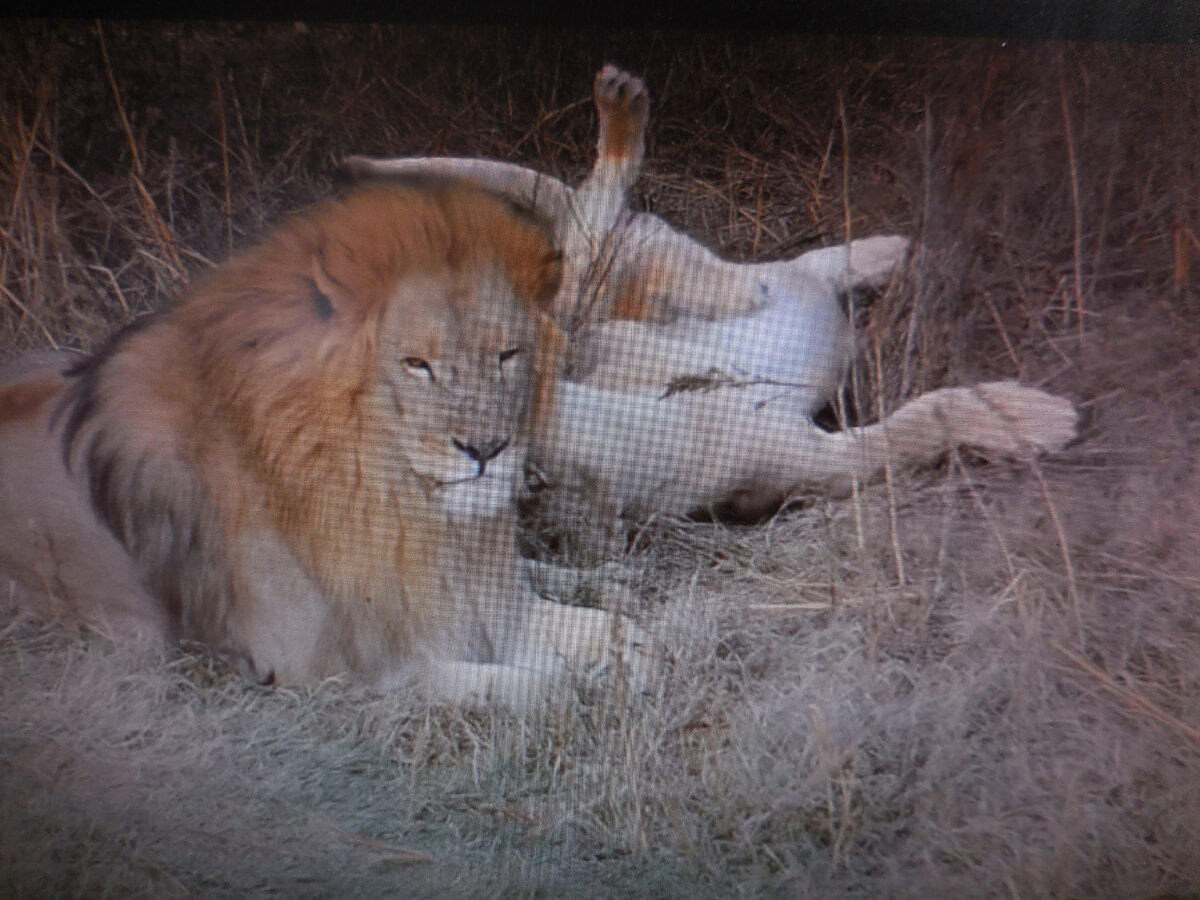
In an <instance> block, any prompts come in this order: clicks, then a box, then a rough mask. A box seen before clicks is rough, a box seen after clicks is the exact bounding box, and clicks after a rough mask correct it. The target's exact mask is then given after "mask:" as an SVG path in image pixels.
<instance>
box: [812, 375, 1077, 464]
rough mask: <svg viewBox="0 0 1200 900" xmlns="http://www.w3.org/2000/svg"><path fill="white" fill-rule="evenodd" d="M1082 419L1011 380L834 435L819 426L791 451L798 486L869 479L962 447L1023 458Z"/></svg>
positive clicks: (942, 394)
mask: <svg viewBox="0 0 1200 900" xmlns="http://www.w3.org/2000/svg"><path fill="white" fill-rule="evenodd" d="M1077 419H1078V413H1077V411H1076V409H1075V406H1074V405H1073V404H1072V403H1071V401H1070V400H1067V399H1066V398H1065V397H1058V396H1055V395H1053V394H1048V393H1046V392H1045V391H1040V390H1038V389H1036V388H1030V387H1025V386H1023V385H1020V384H1017V383H1015V382H1011V381H996V382H989V383H986V384H980V385H976V386H974V387H966V388H943V389H941V390H936V391H931V392H929V393H928V394H923V395H921V396H920V397H917V398H916V399H915V400H911V401H909V402H908V403H906V404H904V405H903V406H901V407H900V408H899V409H898V410H896V412H894V413H892V414H891V415H890V416H888V417H887V418H885V419H884V420H883V421H882V422H879V423H878V424H875V425H868V426H865V427H861V428H849V429H847V430H845V431H841V432H834V433H832V434H830V433H826V432H821V431H819V430H817V429H816V428H815V427H814V428H813V429H812V433H811V434H810V435H809V439H808V440H807V441H804V442H802V443H800V444H795V445H793V450H792V458H791V465H792V466H793V472H792V474H793V475H796V476H799V477H797V478H796V479H795V482H796V483H801V482H805V481H816V482H829V481H836V480H839V479H842V478H850V477H855V478H869V477H871V476H872V475H875V474H877V473H878V472H879V471H880V470H882V469H883V467H884V466H885V465H886V464H887V463H888V462H905V461H918V460H924V459H929V458H932V457H934V456H936V455H937V454H939V453H942V452H944V451H946V450H950V449H953V448H954V447H957V446H960V445H969V446H972V447H976V448H979V449H981V450H984V451H991V452H994V453H1000V454H1003V455H1006V456H1012V457H1015V458H1018V459H1021V458H1031V457H1033V456H1035V455H1037V454H1039V453H1047V452H1053V451H1056V450H1060V449H1062V447H1064V446H1065V445H1066V444H1067V443H1068V442H1069V441H1071V440H1072V439H1073V438H1074V437H1075V433H1076V430H1075V428H1076V420H1077Z"/></svg>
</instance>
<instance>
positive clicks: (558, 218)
mask: <svg viewBox="0 0 1200 900" xmlns="http://www.w3.org/2000/svg"><path fill="white" fill-rule="evenodd" d="M595 97H596V105H597V108H598V111H599V118H600V140H599V146H598V151H599V152H598V157H597V161H596V165H595V167H594V169H593V171H592V173H591V175H590V176H589V177H588V179H587V180H586V181H585V182H584V183H583V184H582V185H581V186H580V187H579V188H571V187H569V186H568V185H566V184H564V183H563V182H561V181H559V180H557V179H555V178H552V177H550V176H547V175H544V174H542V173H539V172H537V171H535V170H533V169H529V168H525V167H523V166H518V165H514V164H511V163H504V162H494V161H489V160H480V159H454V158H428V157H426V158H401V159H389V160H369V159H365V158H362V157H355V158H352V159H351V160H349V161H348V164H347V168H348V170H349V171H350V172H351V173H352V174H354V175H357V176H360V177H362V176H365V177H384V178H386V177H389V176H392V175H396V174H401V173H411V172H424V171H437V172H448V173H453V174H455V175H459V176H461V177H465V178H469V179H472V180H474V181H476V182H478V183H480V184H484V185H486V186H488V187H489V188H491V189H493V190H497V191H500V192H502V193H504V194H506V195H509V196H512V197H514V198H518V199H520V200H521V201H523V202H526V203H529V204H531V205H533V206H535V207H536V208H538V209H540V210H541V211H542V212H543V213H545V215H546V216H547V217H548V218H549V219H550V221H551V222H552V223H553V227H554V229H555V232H556V234H557V237H558V240H559V243H560V245H561V246H562V247H563V248H564V251H565V257H566V258H565V263H564V271H565V273H566V276H565V277H564V280H563V284H562V288H561V290H560V292H559V295H558V297H557V298H556V300H555V314H556V316H557V318H558V320H559V322H560V323H561V324H562V325H563V327H564V328H565V329H566V330H567V331H568V333H569V334H570V335H571V336H572V349H573V356H574V364H573V366H572V368H571V370H570V371H569V373H568V377H567V378H565V379H564V380H563V381H562V382H561V383H560V384H559V385H558V388H557V392H556V397H557V402H556V405H555V408H554V415H553V416H552V417H551V418H550V419H549V421H548V423H547V427H545V428H543V429H541V431H540V433H539V440H538V443H537V447H536V451H535V453H534V454H533V457H532V462H533V463H535V464H536V466H537V467H538V472H537V478H536V481H537V483H538V485H539V486H542V487H544V486H550V487H558V488H560V489H561V488H564V487H565V488H567V489H568V490H573V491H575V492H579V491H586V492H587V493H588V494H589V495H590V497H591V501H592V502H593V503H596V504H599V505H600V506H602V507H604V508H611V509H613V510H615V511H618V512H622V513H626V514H630V513H632V514H634V515H641V514H645V513H647V512H652V511H668V512H688V511H693V510H697V509H702V508H706V507H710V506H712V505H713V504H717V503H722V502H725V501H729V500H731V499H735V498H738V497H752V498H753V497H755V496H757V497H760V498H766V501H765V502H768V503H775V502H778V501H779V500H780V499H785V498H786V497H788V496H789V495H792V494H793V493H795V492H796V491H798V490H802V489H805V488H808V487H811V486H820V485H828V484H830V483H838V482H843V481H846V480H848V479H850V478H866V477H869V476H871V475H872V474H875V473H877V472H879V471H880V470H882V469H883V468H884V466H885V465H887V464H888V462H889V461H896V462H901V461H905V460H920V459H924V458H929V457H932V456H936V455H937V454H939V453H941V452H943V451H945V450H947V449H950V448H953V447H955V446H956V445H959V444H964V443H965V444H973V445H975V446H977V447H979V448H981V449H984V450H989V451H994V452H997V453H1002V454H1007V455H1014V456H1032V455H1034V454H1037V453H1041V452H1045V451H1053V450H1057V449H1059V448H1061V447H1062V446H1063V445H1064V444H1065V443H1067V442H1068V441H1069V440H1071V439H1072V438H1073V437H1074V435H1075V421H1076V411H1075V408H1074V406H1073V405H1072V404H1071V402H1070V401H1069V400H1067V399H1065V398H1062V397H1057V396H1054V395H1051V394H1048V393H1046V392H1044V391H1041V390H1038V389H1035V388H1031V387H1025V386H1021V385H1018V384H1015V383H1011V382H995V383H990V384H982V385H978V386H976V387H970V388H947V389H943V390H937V391H933V392H930V393H928V394H925V395H923V396H920V397H918V398H916V399H914V400H912V401H910V402H908V403H906V404H904V405H903V406H901V407H900V408H899V409H897V410H896V411H895V412H894V413H892V414H891V415H889V416H887V417H886V418H884V420H883V421H882V422H880V423H879V424H877V425H871V426H867V427H864V428H850V429H847V430H845V431H841V432H836V433H829V432H826V431H824V430H822V429H820V428H818V427H817V426H816V425H815V424H813V422H812V418H811V417H812V415H813V414H814V413H815V412H816V411H817V410H818V409H819V408H820V407H821V406H822V405H823V404H825V403H826V402H828V401H829V400H830V399H831V398H832V397H834V395H835V394H836V392H837V391H838V390H839V389H840V387H841V384H842V382H843V379H844V377H845V374H846V371H847V367H848V365H849V363H850V361H851V358H852V354H853V348H854V340H853V334H852V331H851V325H850V323H849V321H848V320H847V317H846V315H845V313H844V312H843V311H842V308H841V304H840V298H841V295H843V294H844V293H845V292H847V291H850V290H853V289H855V288H860V287H879V286H881V285H884V284H886V283H887V282H888V280H889V279H890V277H891V276H892V273H893V271H894V270H895V269H896V268H897V267H898V266H899V265H900V264H901V263H902V262H903V260H904V258H905V256H906V254H907V250H908V241H907V240H906V239H905V238H903V237H899V236H886V235H885V236H878V237H869V238H865V239H860V240H855V241H851V242H850V243H849V244H845V245H842V246H834V247H827V248H823V249H820V250H815V251H811V252H808V253H805V254H802V255H801V256H799V257H797V258H795V259H791V260H785V261H781V262H770V263H749V264H747V263H734V262H728V261H725V260H722V259H720V258H718V257H717V256H716V255H715V254H713V253H712V252H710V251H709V250H707V249H706V248H704V247H702V246H701V245H700V244H698V243H697V242H695V241H693V240H692V239H690V238H688V237H687V236H685V235H683V234H681V233H679V232H677V231H675V230H674V229H672V228H671V227H670V226H669V225H667V224H666V223H665V222H663V221H662V220H661V219H659V218H657V217H655V216H653V215H649V214H641V213H634V212H630V211H629V210H628V209H627V208H626V206H625V198H626V193H627V191H628V190H629V188H630V187H631V186H632V185H633V183H634V182H635V181H636V179H637V175H638V167H639V165H640V163H641V160H642V156H643V152H644V149H643V148H644V129H645V123H646V119H647V109H648V100H647V97H646V92H645V88H644V87H643V85H642V83H641V82H640V81H639V80H638V79H636V78H634V77H632V76H630V75H628V74H626V73H623V72H620V71H619V70H617V69H615V68H613V67H612V66H608V67H606V68H605V69H604V70H603V71H601V72H600V74H599V75H598V76H597V78H596V86H595ZM614 135H616V136H617V138H614V137H613V136H614ZM547 493H548V494H553V493H554V492H547ZM756 502H762V501H756ZM753 505H754V504H753V503H752V506H753ZM572 508H573V507H572Z"/></svg>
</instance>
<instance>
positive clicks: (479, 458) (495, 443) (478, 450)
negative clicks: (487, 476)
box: [453, 438, 508, 475]
mask: <svg viewBox="0 0 1200 900" xmlns="http://www.w3.org/2000/svg"><path fill="white" fill-rule="evenodd" d="M453 442H454V446H455V447H456V448H457V449H458V451H459V452H460V453H465V454H466V455H467V456H469V457H471V459H473V460H475V462H477V463H479V474H480V475H482V474H483V471H484V469H486V468H487V464H488V463H489V462H491V461H492V460H493V459H495V458H496V457H497V456H499V455H500V454H501V453H503V452H504V449H505V448H506V447H507V446H508V438H497V439H496V440H492V441H478V442H475V443H466V442H465V441H460V440H459V439H458V438H454V439H453Z"/></svg>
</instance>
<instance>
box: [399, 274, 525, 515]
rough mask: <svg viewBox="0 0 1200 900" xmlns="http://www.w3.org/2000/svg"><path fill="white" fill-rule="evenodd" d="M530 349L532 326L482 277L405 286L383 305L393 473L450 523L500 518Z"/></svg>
mask: <svg viewBox="0 0 1200 900" xmlns="http://www.w3.org/2000/svg"><path fill="white" fill-rule="evenodd" d="M537 344H538V334H537V331H536V328H535V323H534V321H533V320H532V319H531V317H530V316H529V315H528V313H527V312H526V311H525V310H523V309H522V308H521V305H520V302H519V301H518V299H517V297H516V295H515V294H514V291H513V289H512V287H511V286H510V284H509V283H508V281H507V280H506V279H504V278H502V277H501V276H500V275H499V273H497V272H494V271H491V270H490V269H488V268H483V269H472V270H468V271H463V272H454V273H440V274H425V275H420V276H416V277H412V278H408V279H406V280H405V281H403V282H402V283H401V284H400V285H398V287H397V289H396V294H395V296H394V297H393V298H392V300H391V302H390V303H389V304H388V312H387V315H386V316H385V318H384V321H383V323H382V329H381V336H380V347H379V350H380V353H379V357H378V358H379V368H380V379H379V390H378V394H377V397H376V402H377V403H378V404H380V407H381V408H380V409H379V412H380V414H381V418H382V420H383V421H385V422H387V423H388V432H389V439H390V440H392V441H394V442H395V445H394V446H395V447H396V448H397V450H398V451H399V454H400V456H401V457H402V461H401V464H402V465H404V466H406V467H407V468H408V469H409V471H410V472H411V473H412V474H413V475H415V476H416V479H417V480H418V482H419V483H420V484H421V485H422V486H423V487H424V489H425V490H426V492H427V494H428V496H429V497H430V499H431V500H433V501H434V502H435V503H437V504H438V505H440V506H441V507H442V508H443V509H444V510H445V511H446V512H447V513H448V514H450V515H451V516H452V517H454V518H463V517H479V516H487V515H490V514H495V513H497V512H499V511H501V510H504V509H507V508H508V505H509V503H510V500H511V496H512V490H513V487H514V480H515V479H516V477H517V475H518V474H519V472H520V469H521V465H522V461H523V455H524V440H523V438H524V435H523V434H522V421H523V419H524V416H525V413H526V410H527V407H528V406H529V403H530V402H531V399H532V394H533V388H534V382H535V372H534V360H535V357H536V354H537V352H538V346H537Z"/></svg>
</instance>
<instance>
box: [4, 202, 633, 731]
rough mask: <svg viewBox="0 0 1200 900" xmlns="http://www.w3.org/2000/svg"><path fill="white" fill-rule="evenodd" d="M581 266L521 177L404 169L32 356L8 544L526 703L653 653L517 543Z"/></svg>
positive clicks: (24, 561) (260, 667) (142, 618)
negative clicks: (81, 342) (479, 183)
mask: <svg viewBox="0 0 1200 900" xmlns="http://www.w3.org/2000/svg"><path fill="white" fill-rule="evenodd" d="M427 181H428V179H427ZM559 278H560V254H559V252H558V250H557V248H556V247H555V246H554V244H553V242H552V241H551V240H550V239H549V238H548V237H547V235H546V234H545V233H544V232H543V231H542V229H541V228H540V226H539V225H537V224H536V223H535V222H534V221H533V220H532V219H531V218H530V217H529V216H527V215H520V214H518V213H517V212H516V211H514V209H513V208H512V207H511V204H509V203H508V202H507V201H503V200H500V199H498V198H496V197H493V196H490V195H488V194H485V193H483V192H481V191H479V190H478V189H476V188H472V187H466V186H461V185H455V184H453V183H432V184H411V183H410V184H405V185H389V186H380V187H376V188H374V189H370V190H365V191H358V192H356V193H353V194H352V195H350V196H349V197H347V198H346V199H345V200H342V201H339V202H330V203H326V204H325V205H323V206H320V207H318V208H316V209H314V210H312V211H310V212H308V213H305V214H303V215H299V216H296V217H295V218H294V219H292V220H290V221H289V222H287V223H286V224H284V225H283V226H281V227H280V228H278V229H277V230H276V231H275V232H274V233H272V234H271V235H270V236H269V237H268V238H267V239H266V240H265V241H264V242H263V243H262V244H261V245H260V246H258V247H256V248H254V249H252V250H250V251H248V252H247V253H245V254H243V255H241V256H239V257H236V258H234V259H233V260H231V261H230V262H228V263H226V264H225V265H223V266H222V267H221V268H219V269H218V270H216V271H215V272H213V273H211V274H210V275H208V276H207V277H206V278H205V279H203V280H202V281H201V282H200V283H199V284H198V285H196V286H195V287H193V288H191V289H190V290H189V291H187V292H186V293H185V294H184V296H183V297H182V298H181V299H180V301H179V302H178V304H176V305H175V306H174V307H173V308H171V309H169V310H167V311H165V312H163V313H160V314H158V315H156V316H151V317H147V318H145V319H142V320H141V321H139V322H137V323H135V324H134V325H133V326H132V327H130V328H127V329H126V330H125V331H122V332H120V333H119V334H117V335H116V336H115V337H114V338H113V339H112V340H111V341H110V342H109V344H108V345H107V346H106V347H105V348H104V349H102V350H101V351H100V352H98V353H97V354H95V355H94V356H92V357H91V358H88V359H85V360H84V361H82V362H78V361H77V359H75V358H73V357H72V356H71V355H69V354H40V355H36V356H31V357H26V358H23V359H20V360H18V361H16V362H10V363H9V364H8V366H6V368H5V371H4V373H2V374H3V376H4V379H5V384H4V386H3V387H2V388H0V568H2V569H3V572H4V573H5V574H6V575H7V576H9V578H11V579H13V581H14V582H15V587H16V588H17V589H18V590H19V592H20V593H21V594H22V595H23V596H24V597H26V598H27V599H33V600H36V601H39V602H42V603H45V602H48V603H50V604H54V605H58V606H59V607H66V608H67V609H69V610H70V611H72V612H74V613H77V614H79V615H81V616H82V617H84V618H87V619H91V620H92V621H99V622H104V623H107V624H110V625H114V626H116V627H118V628H121V629H123V630H129V629H132V630H139V631H142V632H148V633H151V634H159V635H164V636H169V637H175V638H178V637H186V638H192V639H196V640H200V641H203V642H206V643H208V644H210V645H211V646H213V647H214V648H216V649H217V650H218V651H219V652H221V653H223V654H224V655H226V656H227V657H229V658H230V659H231V660H233V661H234V662H236V663H237V664H238V665H239V666H240V667H241V668H242V669H243V671H245V672H246V673H247V674H249V675H251V676H252V677H255V678H258V679H262V680H273V679H275V680H280V681H298V680H305V679H313V678H321V677H324V676H327V675H332V674H336V673H339V672H350V673H356V674H358V675H362V676H365V677H367V678H370V679H374V680H377V681H381V682H383V683H391V682H394V681H397V680H407V679H417V680H419V681H420V682H421V683H422V684H423V685H424V687H425V689H426V690H427V692H429V693H430V694H432V695H433V696H434V697H436V698H438V699H445V700H450V701H455V702H460V701H465V702H487V701H496V702H499V703H502V704H504V705H508V706H513V707H522V706H525V705H527V704H530V703H535V702H537V701H538V700H540V699H543V698H544V697H546V695H547V694H548V693H550V692H551V691H552V689H553V688H554V687H555V685H557V684H558V683H559V682H560V680H561V678H562V676H563V675H564V674H566V673H567V672H568V671H569V670H572V669H574V670H576V671H586V672H597V671H601V670H605V669H610V667H615V666H616V665H617V664H618V663H622V662H623V663H625V664H626V665H628V666H629V667H630V670H631V672H632V674H633V676H634V677H635V678H637V677H639V676H641V675H644V674H645V672H646V668H645V665H646V662H647V660H648V657H646V656H644V655H643V649H644V648H641V647H639V646H638V637H637V634H636V631H635V629H634V628H633V626H632V625H629V624H628V623H625V622H624V621H623V620H620V619H618V618H614V617H612V616H610V615H609V614H607V613H605V612H602V611H600V610H592V609H580V608H572V607H565V606H561V605H558V604H555V603H550V602H548V601H545V600H542V599H540V598H539V597H537V596H536V595H535V594H534V593H533V591H532V589H531V588H530V586H529V585H528V583H527V580H526V578H525V576H524V573H523V572H522V569H521V563H520V560H519V558H518V556H517V553H516V544H515V516H514V513H513V511H512V503H511V495H512V487H513V483H514V481H515V480H516V478H517V477H518V474H519V472H520V468H521V462H522V456H523V451H524V447H525V441H526V437H527V433H528V428H529V426H530V425H531V424H533V423H536V422H537V420H538V418H539V417H544V416H545V415H546V413H547V411H548V409H549V406H550V404H552V403H553V396H552V392H553V387H554V378H553V375H554V371H555V368H556V365H557V360H556V359H555V355H556V353H557V349H558V347H559V346H560V344H561V337H560V335H559V334H558V330H557V328H556V327H555V326H554V325H553V323H552V322H551V321H550V319H549V316H548V315H547V311H548V310H549V309H550V303H551V301H552V300H553V298H554V296H555V294H556V292H557V288H558V282H559ZM610 670H611V669H610Z"/></svg>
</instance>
